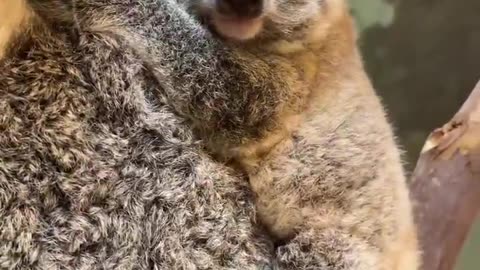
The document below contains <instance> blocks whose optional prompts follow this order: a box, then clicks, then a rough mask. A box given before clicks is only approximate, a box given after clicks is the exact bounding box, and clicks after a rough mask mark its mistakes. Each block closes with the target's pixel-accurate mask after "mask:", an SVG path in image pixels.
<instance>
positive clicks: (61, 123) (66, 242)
mask: <svg viewBox="0 0 480 270" xmlns="http://www.w3.org/2000/svg"><path fill="white" fill-rule="evenodd" d="M7 1H18V0H7ZM294 2H297V3H300V2H302V1H294ZM322 2H323V1H322ZM333 2H335V1H333ZM337 2H338V1H337ZM292 3H293V2H292ZM287 6H288V5H287ZM30 10H31V12H32V15H31V16H30V17H28V18H29V19H28V22H27V23H24V24H23V26H24V27H23V29H19V33H21V35H18V36H19V37H18V38H12V37H15V35H9V37H8V38H6V39H5V40H7V41H6V42H5V44H9V46H7V47H9V48H12V49H11V50H6V51H5V52H6V53H5V56H4V57H3V59H1V60H0V61H1V62H0V91H1V98H0V131H1V133H0V145H2V147H1V148H0V215H1V216H2V221H1V222H0V250H1V253H0V267H2V268H10V269H215V270H216V269H262V268H264V267H267V268H273V267H278V268H280V269H335V270H337V269H338V270H340V269H349V270H350V269H352V270H353V269H355V270H364V269H365V270H366V269H368V270H372V269H402V270H403V269H414V267H413V266H412V265H414V261H415V256H414V254H413V253H411V252H412V251H413V250H414V246H415V236H414V229H413V227H412V222H411V217H410V212H409V211H410V208H409V207H410V205H409V202H408V194H407V192H406V189H405V186H404V185H405V183H404V178H403V176H402V170H401V166H400V162H399V157H398V151H397V149H396V147H395V143H394V141H393V139H392V138H393V137H392V134H391V131H390V127H389V125H388V124H387V121H386V120H385V118H384V116H383V110H382V107H381V106H380V103H379V102H378V99H377V98H376V96H375V94H374V92H373V90H372V89H371V86H370V84H369V82H368V79H367V78H366V76H365V74H364V72H363V68H362V66H361V63H360V61H359V57H358V55H357V52H356V50H355V47H354V46H353V45H352V44H353V32H352V31H351V23H350V19H349V17H348V16H347V15H346V14H345V13H344V12H343V9H339V10H340V11H341V12H340V13H338V14H339V15H335V16H334V17H335V20H332V21H330V20H318V21H316V22H317V23H315V24H313V25H314V27H316V28H317V29H318V31H313V32H311V33H314V34H308V35H305V33H306V32H304V31H299V32H296V31H293V30H294V29H298V27H300V26H301V27H308V26H309V25H312V24H311V22H312V21H305V23H300V24H298V23H296V22H295V24H294V25H292V24H284V26H285V27H278V26H281V25H282V24H279V23H277V22H282V21H284V20H283V19H286V18H283V19H282V20H281V18H282V17H279V19H278V20H277V21H275V20H272V21H271V22H272V24H266V25H265V29H270V30H271V31H264V33H265V35H259V36H258V40H257V41H261V42H262V43H258V42H256V41H254V42H251V43H246V44H242V45H239V44H228V43H223V42H221V41H219V40H217V39H216V38H214V37H213V36H212V35H211V34H210V32H209V31H206V30H205V28H204V27H203V26H202V25H200V24H199V23H198V22H197V21H196V20H195V18H193V17H192V16H191V15H189V14H188V13H187V12H186V11H185V10H184V8H183V6H181V5H179V4H178V3H177V2H176V1H174V0H142V1H137V0H77V1H74V2H72V1H60V0H43V1H41V0H31V1H29V4H28V5H27V6H26V8H25V9H22V11H21V12H24V11H25V12H30ZM25 14H27V13H25ZM328 14H337V13H335V12H334V13H328ZM327 16H329V15H327ZM72 18H74V19H75V20H72ZM292 18H299V17H297V16H294V17H292ZM319 18H327V17H319ZM21 21H23V20H21ZM287 21H288V22H289V23H290V22H291V21H289V20H287ZM331 22H332V25H335V27H327V26H328V25H330V24H331ZM333 22H334V23H333ZM21 25H22V24H21V23H19V24H17V25H16V26H21ZM293 26H294V27H293ZM327 28H328V29H334V30H335V31H323V30H322V29H327ZM12 29H13V28H12ZM320 30H322V31H320ZM12 33H13V31H12ZM327 37H328V38H327ZM310 40H311V41H317V40H327V41H330V40H331V42H327V43H325V44H324V43H315V42H313V43H312V42H309V41H310ZM335 41H336V42H335ZM259 44H264V45H262V46H259ZM310 44H321V46H319V47H316V46H313V47H314V48H315V50H310V49H308V50H306V48H310ZM13 45H14V46H13ZM310 57H314V58H315V59H316V61H320V62H319V63H320V64H318V65H311V64H308V61H306V60H307V59H309V58H310ZM313 87H315V89H320V90H321V91H311V90H312V89H314V88H313ZM307 100H311V101H309V102H306V101H307ZM310 104H312V105H310ZM305 111H308V113H306V114H304V113H303V112H305ZM298 112H302V114H301V115H302V118H301V119H300V120H301V121H294V122H292V123H293V124H294V125H292V128H290V127H289V125H285V123H287V122H286V121H285V119H297V118H298ZM297 123H298V124H297ZM211 130H215V131H216V132H215V133H212V132H211ZM292 131H295V132H293V133H292ZM276 134H279V135H278V136H277V135H276ZM285 134H289V135H288V139H287V140H284V138H285ZM290 134H291V135H290ZM271 135H273V137H272V136H271ZM198 138H202V139H203V141H201V142H198ZM265 138H268V139H265ZM270 138H281V139H280V140H278V139H275V140H271V139H270ZM279 141H281V143H280V144H278V145H277V143H278V142H279ZM202 145H207V146H208V149H209V150H210V151H212V152H214V153H217V154H219V156H220V157H226V158H230V157H234V158H236V159H237V160H240V161H245V160H248V161H249V162H242V165H243V167H244V168H246V169H247V171H248V172H249V177H250V180H251V187H252V188H253V190H254V191H255V193H256V194H257V197H258V198H257V200H256V202H257V204H258V207H259V209H263V210H261V211H260V213H269V212H268V211H272V212H271V213H272V214H268V215H267V216H270V217H275V218H277V217H278V218H281V219H282V220H281V221H282V222H281V223H278V222H275V221H274V222H270V223H269V221H268V219H266V218H265V216H261V218H262V220H264V222H266V223H267V225H268V226H269V227H270V228H273V230H271V231H272V232H273V234H274V235H275V236H277V237H280V238H282V239H284V240H285V241H286V243H285V244H284V245H281V246H279V247H274V246H273V241H272V240H271V239H270V238H269V237H268V236H267V234H266V233H265V232H263V231H262V230H261V228H260V226H259V225H258V224H257V223H256V222H255V209H254V201H255V200H254V198H253V196H252V194H251V193H250V186H249V185H248V182H246V181H245V180H244V179H243V178H241V177H240V176H239V175H237V173H236V172H235V171H233V170H231V169H229V168H228V167H226V166H225V165H222V164H221V163H218V162H215V161H214V160H212V159H211V158H210V156H209V155H208V154H207V153H206V152H205V151H204V150H203V149H202V147H201V146H202ZM259 145H260V146H261V147H258V146H259ZM273 145H277V146H275V148H273V150H272V146H273ZM292 145H293V147H292ZM263 146H264V147H263ZM251 149H254V150H251ZM258 149H260V150H261V151H258ZM276 151H278V152H280V154H276V153H275V152H276ZM259 153H260V154H265V153H268V156H269V158H265V157H263V156H261V159H262V160H263V161H265V162H263V161H262V163H261V166H259V163H258V162H257V159H256V157H257V156H258V155H257V154H259ZM239 157H240V158H241V159H239ZM244 157H245V158H244ZM276 164H278V165H281V166H282V167H279V168H276V167H275V166H276ZM260 168H261V169H260ZM253 172H255V173H253ZM252 179H253V181H252ZM254 179H259V180H261V181H255V180H254ZM265 180H266V181H265ZM265 191H268V192H265ZM285 192H290V193H285ZM285 195H288V196H285ZM273 203H282V204H284V205H283V209H286V210H287V212H282V213H278V211H277V209H278V208H276V207H274V206H275V205H274V204H273ZM299 203H300V204H299ZM285 206H287V207H286V208H285ZM297 206H301V208H296V207H297ZM298 209H302V210H301V211H298ZM276 211H277V212H276ZM282 211H283V210H282ZM299 213H300V214H301V215H303V216H302V218H303V217H305V222H301V223H298V221H299V220H300V219H298V218H297V217H298V214H299ZM290 217H291V219H290ZM290 220H291V221H290ZM284 221H286V222H284ZM275 224H287V225H289V226H287V228H294V231H293V232H291V231H290V229H287V230H283V228H280V229H279V230H278V228H277V229H276V228H275ZM291 225H294V226H291ZM283 232H286V235H288V236H289V238H287V237H283V236H284V235H283ZM404 240H408V241H404ZM409 259H411V261H412V263H411V264H410V263H409V262H408V260H409ZM400 263H406V264H405V265H404V266H403V267H400V265H401V264H400ZM387 264H391V266H388V265H387ZM409 267H410V268H409Z"/></svg>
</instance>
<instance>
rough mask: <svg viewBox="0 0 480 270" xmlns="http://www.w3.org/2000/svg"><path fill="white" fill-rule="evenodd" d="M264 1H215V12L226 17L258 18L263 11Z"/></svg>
mask: <svg viewBox="0 0 480 270" xmlns="http://www.w3.org/2000/svg"><path fill="white" fill-rule="evenodd" d="M264 1H265V0H216V2H215V3H216V9H217V12H218V13H219V14H221V15H223V16H227V17H237V18H243V19H253V18H258V17H260V16H261V15H262V13H263V10H264Z"/></svg>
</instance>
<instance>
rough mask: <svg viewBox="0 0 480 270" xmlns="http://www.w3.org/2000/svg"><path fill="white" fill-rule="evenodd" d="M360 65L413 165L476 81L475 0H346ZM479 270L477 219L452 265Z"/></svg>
mask: <svg viewBox="0 0 480 270" xmlns="http://www.w3.org/2000/svg"><path fill="white" fill-rule="evenodd" d="M350 2H351V7H352V12H353V14H354V16H355V18H356V20H357V25H358V28H359V31H360V45H361V48H362V51H363V55H364V60H365V64H366V68H367V71H368V73H369V74H370V77H371V78H372V81H373V84H374V85H375V88H376V89H377V91H378V93H379V94H380V95H381V96H382V99H383V102H384V104H385V105H386V107H387V111H388V113H389V116H390V118H391V120H392V121H393V123H394V126H395V129H396V130H395V131H396V133H397V135H398V136H399V138H400V142H401V144H402V146H403V148H404V149H405V151H406V159H407V162H408V163H407V168H408V170H409V171H411V170H412V169H413V167H414V165H415V163H416V160H417V157H418V153H419V152H420V150H421V147H422V146H423V143H424V141H425V139H426V137H427V136H428V134H429V133H430V131H431V130H432V129H434V128H436V127H439V126H441V125H442V124H444V123H445V122H446V121H448V120H449V119H450V118H451V117H452V116H453V114H454V113H455V112H456V111H457V110H458V109H459V108H460V106H461V104H462V103H463V101H465V99H466V97H467V96H468V94H469V93H470V91H471V90H472V89H473V87H474V85H475V84H476V82H477V81H478V80H480V0H350ZM479 269H480V220H479V222H478V225H476V226H475V228H474V230H473V231H472V233H471V236H470V238H469V240H468V242H467V243H466V246H465V247H464V249H463V252H462V255H461V258H460V261H459V263H458V265H457V269H456V270H479Z"/></svg>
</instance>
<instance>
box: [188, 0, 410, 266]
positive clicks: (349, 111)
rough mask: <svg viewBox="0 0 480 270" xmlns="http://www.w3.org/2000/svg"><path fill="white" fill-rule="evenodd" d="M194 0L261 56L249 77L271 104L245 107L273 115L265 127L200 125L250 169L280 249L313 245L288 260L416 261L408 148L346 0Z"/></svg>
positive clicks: (242, 49) (242, 48)
mask: <svg viewBox="0 0 480 270" xmlns="http://www.w3.org/2000/svg"><path fill="white" fill-rule="evenodd" d="M193 2H194V5H193V6H194V9H193V10H194V11H195V10H196V11H197V12H198V15H199V16H200V17H201V19H205V20H206V21H207V23H208V24H210V25H211V26H212V29H213V30H214V31H216V32H217V33H218V34H219V35H220V36H221V37H223V38H226V39H227V42H232V41H233V44H235V45H231V46H234V47H235V48H236V50H237V51H236V53H238V54H240V55H242V54H243V55H248V57H249V58H251V59H254V58H256V59H259V60H258V62H256V63H255V62H254V61H252V60H251V61H252V62H253V63H252V62H250V66H247V67H248V68H246V70H251V77H250V78H251V80H252V82H253V83H252V85H253V86H256V85H260V87H257V88H256V89H255V90H256V91H258V92H257V96H260V97H261V96H262V95H266V96H268V97H270V98H271V100H272V101H271V102H270V103H267V102H266V104H265V105H263V107H264V108H269V109H264V110H269V112H258V111H257V110H256V109H251V111H245V112H243V115H245V114H246V115H249V114H251V115H256V116H260V115H268V116H269V118H268V119H266V120H264V122H262V124H261V125H259V127H258V129H257V132H258V133H257V134H255V135H253V136H251V137H249V136H248V135H246V136H244V137H241V138H239V139H236V138H235V137H234V136H232V137H228V136H229V135H230V134H228V133H226V134H227V135H225V134H224V135H223V137H221V138H219V136H218V131H219V130H221V129H218V128H214V127H213V126H209V125H202V127H201V128H200V129H201V130H203V134H204V135H203V136H204V137H206V138H211V139H210V141H211V142H212V143H211V144H210V148H211V149H213V151H214V152H218V153H220V156H221V157H223V158H225V159H229V158H232V159H233V160H234V161H235V162H238V163H239V164H240V166H241V168H242V169H244V170H245V171H246V173H247V174H248V177H249V181H250V185H251V188H252V190H253V191H254V192H255V194H256V203H257V211H258V213H257V214H258V215H259V217H260V220H261V221H262V222H263V223H264V224H265V225H266V227H267V229H268V230H269V231H270V233H271V234H272V235H273V236H274V237H276V238H277V239H278V240H279V241H280V242H282V243H284V244H285V243H286V244H285V245H283V246H281V247H280V248H279V250H289V248H291V247H292V248H296V247H298V243H302V244H301V245H304V246H303V248H304V250H307V251H308V252H305V253H306V254H308V255H307V256H305V257H304V255H305V254H302V253H300V254H297V253H295V252H294V254H295V255H296V256H298V258H296V260H291V257H289V258H288V259H289V260H291V261H289V262H287V261H285V262H284V261H282V260H280V261H281V263H280V264H281V265H282V266H283V267H287V268H288V269H293V268H295V267H299V268H300V269H365V270H367V269H385V270H387V269H398V270H400V269H412V270H413V269H417V268H418V264H419V262H418V250H417V248H418V247H417V241H416V230H415V226H414V224H413V219H412V213H411V203H410V199H409V195H408V190H407V186H406V179H405V176H404V172H403V169H402V165H401V160H400V153H399V150H398V147H397V146H396V143H395V140H394V136H393V134H392V131H391V127H390V125H389V124H388V121H387V119H386V117H385V113H384V110H383V107H382V104H381V102H380V100H379V98H378V97H377V95H376V93H375V92H374V90H373V87H372V85H371V83H370V81H369V79H368V77H367V75H366V73H365V71H364V68H363V65H362V62H361V57H360V55H359V53H358V50H357V46H356V40H355V32H354V26H353V23H352V20H351V18H350V15H349V13H348V10H347V8H346V5H345V3H344V1H340V0H326V1H308V0H306V1H293V0H292V1H277V0H265V1H262V0H249V1H236V0H219V1H214V2H213V3H212V1H210V0H200V1H195V0H193ZM245 58H247V57H245ZM266 74H267V75H266ZM262 75H263V76H264V77H262ZM259 78H260V79H259ZM262 79H263V80H264V81H262ZM266 81H270V82H271V81H275V82H276V83H277V84H276V85H272V84H270V85H268V83H265V82H266ZM266 85H268V86H266ZM268 87H271V88H268ZM229 90H230V89H228V88H227V91H229ZM240 91H241V90H240ZM245 92H248V90H246V91H245ZM253 95H254V94H253ZM265 101H266V100H265ZM230 106H232V104H229V106H226V108H225V111H228V110H229V108H231V107H230ZM269 106H270V107H269ZM258 107H262V106H258ZM217 109H218V108H214V110H217ZM203 110H204V111H207V110H206V109H203ZM239 115H240V113H239ZM235 116H238V115H235ZM252 118H253V117H252V116H248V117H246V119H252ZM245 122H248V121H245ZM201 123H205V122H203V121H202V122H201ZM209 131H210V133H209ZM244 134H247V133H244ZM225 138H226V139H225ZM232 138H233V139H232ZM222 142H225V143H223V144H222ZM236 143H238V144H236ZM340 250H342V251H340ZM346 250H348V251H346ZM289 251H290V250H289ZM313 254H316V255H313ZM352 254H357V255H352ZM312 255H313V256H314V257H316V258H315V259H313V260H312V259H311V256H312ZM280 258H282V256H281V257H280ZM307 258H308V259H307ZM339 258H341V259H339ZM298 261H299V262H301V263H298Z"/></svg>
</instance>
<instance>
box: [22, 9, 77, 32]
mask: <svg viewBox="0 0 480 270" xmlns="http://www.w3.org/2000/svg"><path fill="white" fill-rule="evenodd" d="M27 1H28V3H29V5H30V7H31V8H32V10H33V12H34V13H35V14H36V15H37V16H38V17H39V18H41V19H42V20H43V21H44V22H45V23H46V24H47V25H48V26H49V27H51V28H52V29H54V30H55V31H61V32H66V33H68V34H69V35H70V36H71V37H72V38H73V39H75V40H77V39H78V36H79V33H80V24H79V23H78V19H77V14H76V9H75V0H27Z"/></svg>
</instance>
